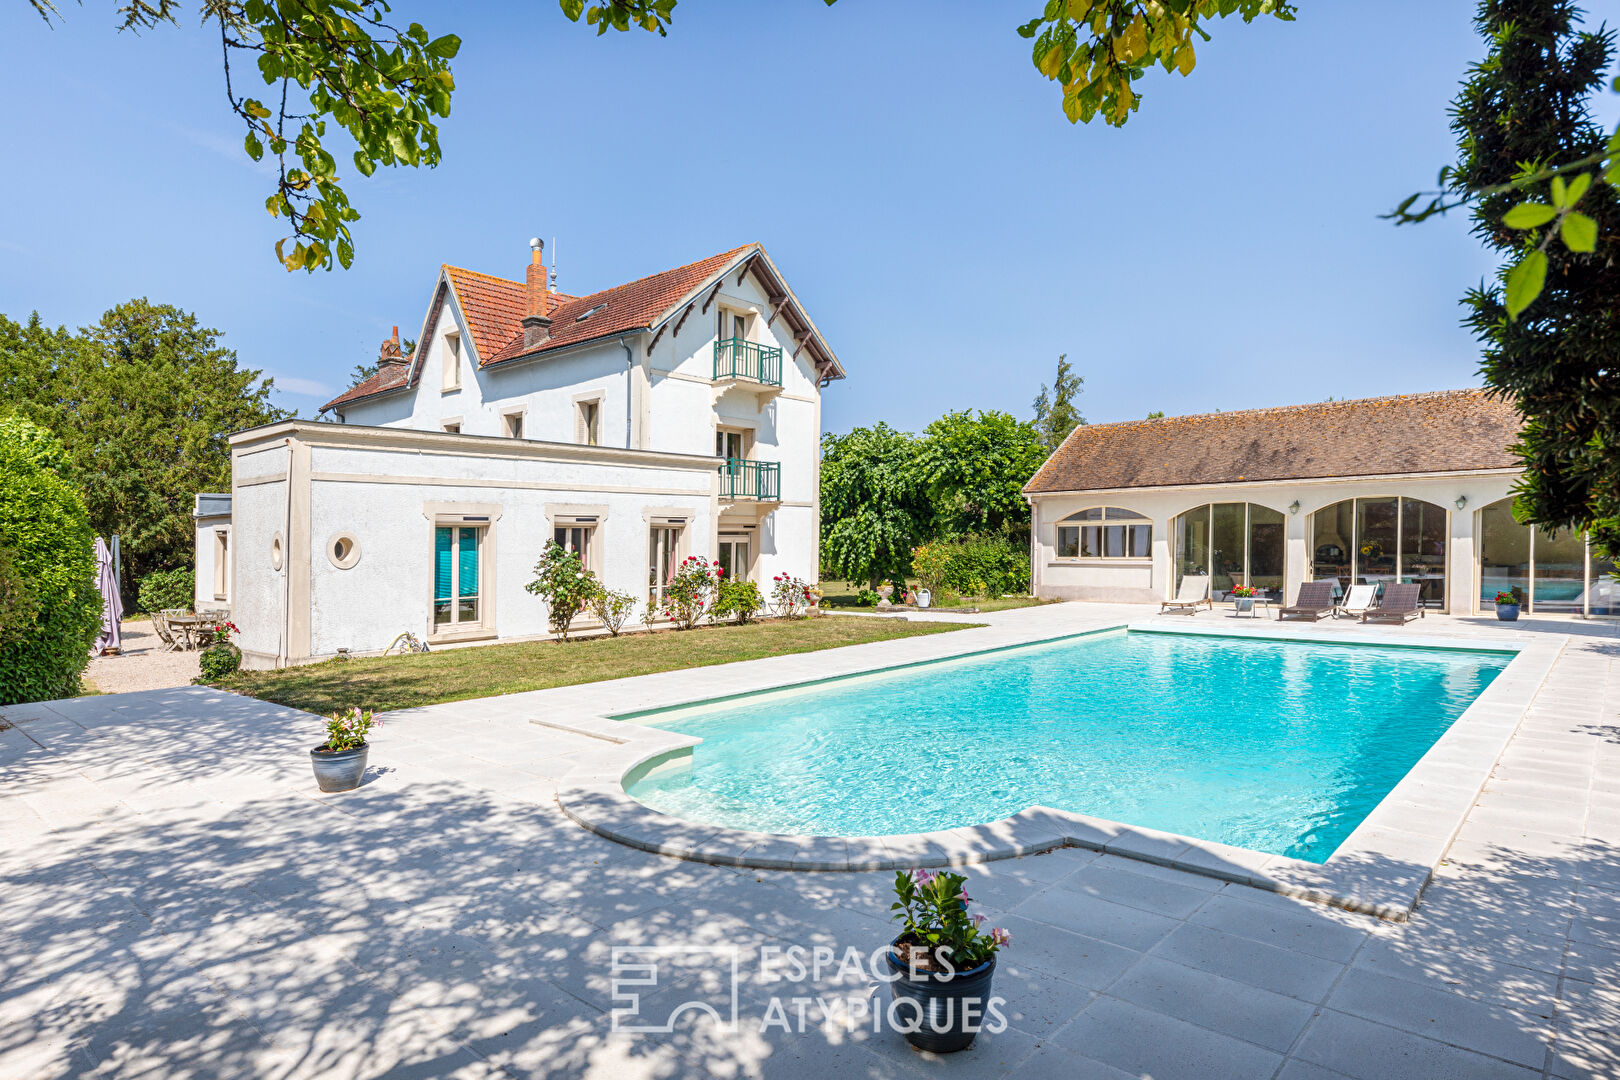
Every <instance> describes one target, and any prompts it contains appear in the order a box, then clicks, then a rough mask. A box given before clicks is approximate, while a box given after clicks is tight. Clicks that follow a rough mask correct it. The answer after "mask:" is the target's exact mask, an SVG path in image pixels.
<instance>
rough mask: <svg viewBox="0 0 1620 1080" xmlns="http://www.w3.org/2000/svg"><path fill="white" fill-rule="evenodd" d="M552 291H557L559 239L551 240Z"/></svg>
mask: <svg viewBox="0 0 1620 1080" xmlns="http://www.w3.org/2000/svg"><path fill="white" fill-rule="evenodd" d="M551 291H552V292H556V291H557V237H556V236H555V235H553V236H552V238H551Z"/></svg>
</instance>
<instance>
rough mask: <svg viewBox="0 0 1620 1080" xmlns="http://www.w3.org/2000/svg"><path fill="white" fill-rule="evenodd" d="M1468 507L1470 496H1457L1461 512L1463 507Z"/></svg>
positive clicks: (1458, 507)
mask: <svg viewBox="0 0 1620 1080" xmlns="http://www.w3.org/2000/svg"><path fill="white" fill-rule="evenodd" d="M1467 505H1468V496H1466V495H1459V496H1457V509H1459V510H1461V509H1462V508H1463V507H1465V506H1467Z"/></svg>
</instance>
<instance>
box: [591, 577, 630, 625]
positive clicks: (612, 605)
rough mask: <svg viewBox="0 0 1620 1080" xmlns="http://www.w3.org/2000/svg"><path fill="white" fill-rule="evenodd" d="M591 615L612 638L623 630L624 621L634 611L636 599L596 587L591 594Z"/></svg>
mask: <svg viewBox="0 0 1620 1080" xmlns="http://www.w3.org/2000/svg"><path fill="white" fill-rule="evenodd" d="M590 607H591V614H592V615H595V616H596V618H597V621H598V622H600V623H601V624H602V625H603V626H604V627H605V628H606V629H607V632H608V633H609V634H611V635H613V636H614V637H618V636H619V631H620V630H622V629H623V628H624V624H625V620H627V619H629V618H630V613H631V612H632V611H634V610H636V598H635V597H633V596H631V595H630V594H629V593H626V592H615V591H614V590H612V589H609V588H606V587H605V586H603V587H598V588H597V590H596V591H595V592H594V593H592V594H591V600H590Z"/></svg>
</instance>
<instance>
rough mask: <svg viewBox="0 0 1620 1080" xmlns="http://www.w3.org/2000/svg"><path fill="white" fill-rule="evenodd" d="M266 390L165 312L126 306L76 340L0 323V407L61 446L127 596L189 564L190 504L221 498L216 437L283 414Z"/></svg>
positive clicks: (176, 314)
mask: <svg viewBox="0 0 1620 1080" xmlns="http://www.w3.org/2000/svg"><path fill="white" fill-rule="evenodd" d="M10 373H17V374H15V375H14V376H13V375H12V374H10ZM270 391H271V383H270V381H269V380H266V379H261V377H260V373H259V372H257V371H254V370H251V369H247V368H243V367H241V366H240V365H238V363H237V360H236V353H235V352H233V351H232V350H230V349H227V348H224V347H222V346H221V345H220V344H219V331H217V330H213V329H210V328H207V327H204V326H203V325H201V324H200V323H199V322H198V320H197V317H196V316H195V315H192V314H190V313H189V312H185V311H182V310H180V309H179V308H176V307H173V306H172V305H167V304H152V303H150V302H148V301H146V300H131V301H129V302H128V303H125V304H120V305H119V306H118V307H115V308H113V309H112V310H110V311H108V312H107V313H106V314H104V315H103V316H102V317H101V320H100V321H99V322H98V323H97V324H96V325H95V326H93V327H89V328H87V329H85V330H83V331H81V332H80V333H79V334H78V335H70V334H68V333H67V332H66V331H65V330H61V329H58V330H55V331H51V330H48V329H46V328H45V327H44V326H43V325H42V324H41V323H40V320H39V318H38V316H37V314H36V315H35V316H34V317H32V318H30V319H29V321H28V322H27V323H26V324H21V325H19V324H17V323H14V322H12V321H11V320H9V319H6V318H5V317H4V316H0V395H3V396H0V407H6V408H10V409H12V410H14V411H16V412H18V413H20V414H22V415H24V416H26V417H28V418H30V419H32V420H34V421H36V422H37V423H39V424H41V425H42V426H44V427H46V428H48V429H49V430H50V431H51V432H53V433H54V434H55V435H56V436H57V437H58V438H59V439H60V440H61V441H62V443H63V444H64V446H65V448H66V453H67V465H66V467H65V469H64V473H65V475H66V476H67V477H68V479H70V480H71V481H72V482H73V483H75V484H76V485H77V486H78V487H79V488H80V490H81V491H83V493H84V501H85V505H86V507H87V508H88V510H89V513H90V522H91V525H92V526H93V527H94V528H95V530H96V531H97V532H98V533H100V534H102V535H110V534H112V533H118V534H120V536H121V537H122V545H121V546H122V553H123V556H124V562H125V568H126V570H127V571H128V573H126V574H125V581H126V583H127V585H128V586H129V588H130V590H131V592H132V593H133V589H134V585H135V582H136V581H137V580H138V579H139V578H140V577H142V576H144V575H145V574H148V573H150V572H152V571H153V570H162V569H169V568H171V567H176V566H185V565H188V564H189V563H190V562H191V558H192V549H193V545H194V533H193V524H192V520H191V510H192V499H193V496H195V495H196V494H197V492H199V491H229V490H230V482H231V461H230V447H229V445H228V443H227V442H226V439H227V437H228V436H229V435H230V434H231V433H232V432H234V431H239V430H241V429H243V428H248V427H253V426H255V425H257V424H264V423H269V422H271V421H274V420H280V419H285V418H286V417H288V416H290V415H292V414H291V413H289V412H287V411H286V410H284V409H280V408H277V407H276V406H275V405H273V404H271V402H270Z"/></svg>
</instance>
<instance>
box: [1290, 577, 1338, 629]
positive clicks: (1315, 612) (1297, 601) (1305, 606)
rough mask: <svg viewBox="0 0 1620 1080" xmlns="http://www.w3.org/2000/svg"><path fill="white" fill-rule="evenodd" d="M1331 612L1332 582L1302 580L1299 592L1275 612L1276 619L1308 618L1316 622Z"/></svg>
mask: <svg viewBox="0 0 1620 1080" xmlns="http://www.w3.org/2000/svg"><path fill="white" fill-rule="evenodd" d="M1331 614H1333V582H1331V581H1304V582H1301V583H1300V586H1299V594H1298V595H1297V596H1295V597H1294V602H1293V603H1292V604H1291V605H1289V606H1288V607H1285V608H1281V609H1279V610H1278V612H1277V618H1278V619H1309V620H1311V621H1312V622H1316V621H1317V620H1318V619H1325V618H1327V617H1328V616H1329V615H1331Z"/></svg>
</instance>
